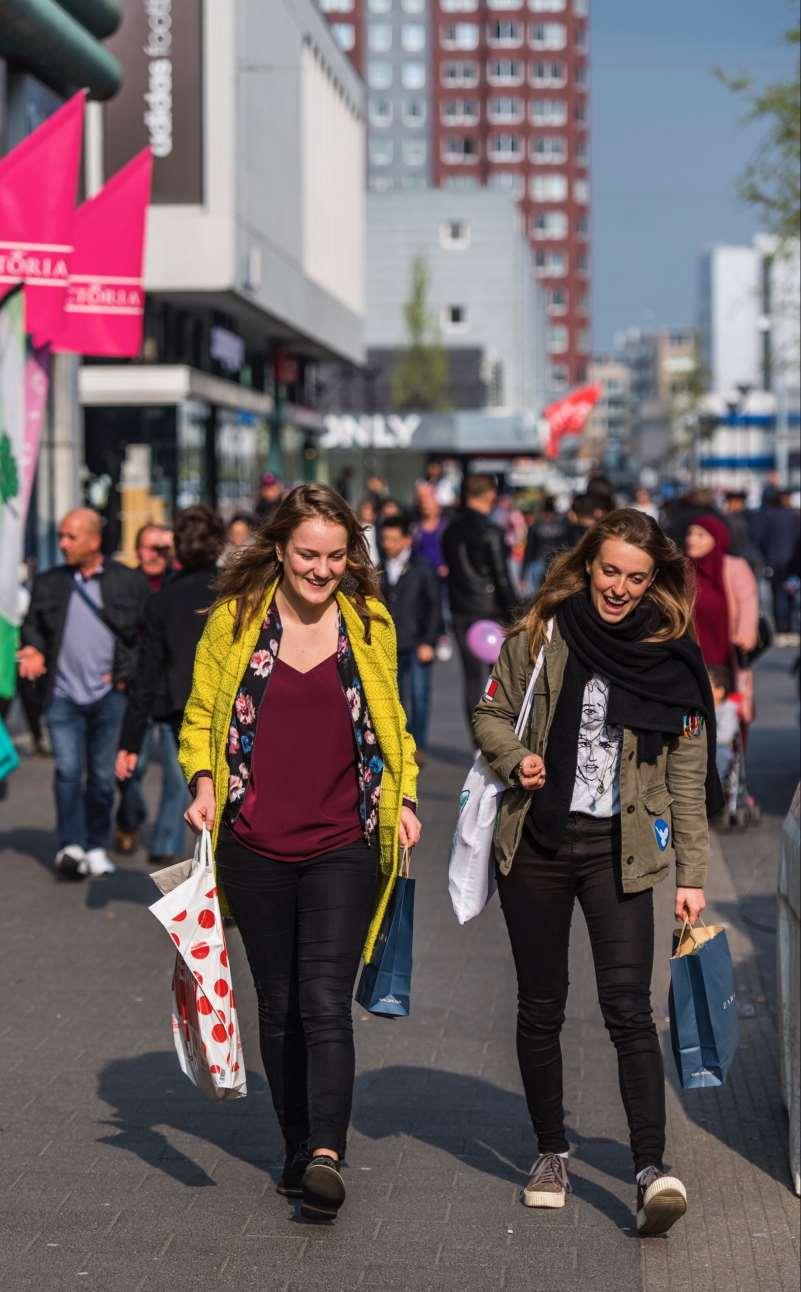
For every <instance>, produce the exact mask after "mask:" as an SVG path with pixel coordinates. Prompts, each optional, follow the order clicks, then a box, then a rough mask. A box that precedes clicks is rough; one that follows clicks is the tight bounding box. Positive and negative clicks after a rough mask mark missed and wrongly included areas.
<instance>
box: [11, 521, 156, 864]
mask: <svg viewBox="0 0 801 1292" xmlns="http://www.w3.org/2000/svg"><path fill="white" fill-rule="evenodd" d="M101 540H102V520H101V518H100V516H99V515H98V513H97V512H95V511H91V510H90V509H89V508H80V509H78V510H76V511H72V512H70V513H69V515H67V516H65V517H64V520H63V521H62V522H61V526H60V528H59V549H60V551H61V554H62V556H63V557H64V559H65V561H66V564H65V565H63V566H58V567H57V568H55V569H52V570H47V571H46V572H45V573H44V574H41V575H39V576H38V577H37V578H36V581H35V582H34V586H33V593H32V596H31V604H30V608H29V610H28V614H27V616H26V619H25V622H24V624H23V626H22V634H21V636H22V643H23V644H22V648H21V650H20V652H19V669H20V675H21V676H22V677H23V678H28V679H35V678H39V677H45V678H46V701H45V703H46V708H45V717H46V720H47V724H48V727H49V730H50V739H51V742H52V746H53V758H54V761H55V797H56V812H57V817H58V850H57V852H56V859H55V867H56V871H57V872H58V873H59V874H60V875H61V876H62V877H64V878H68V879H82V878H84V877H85V876H86V875H95V876H100V875H110V874H112V873H113V871H114V865H113V863H112V862H111V861H110V859H109V856H108V851H107V849H108V847H109V843H110V834H111V813H112V808H113V805H114V792H115V777H114V758H115V755H116V751H117V740H118V736H119V731H120V726H121V724H122V719H123V716H124V713H125V703H126V699H125V691H126V688H127V683H128V680H129V678H130V677H131V676H132V674H133V670H134V668H135V667H136V646H137V641H138V635H139V629H140V624H141V619H142V614H143V611H144V605H145V601H146V599H147V595H148V591H147V583H146V581H145V579H144V578H143V577H142V575H141V574H140V573H139V572H138V571H136V570H129V569H128V568H127V566H124V565H121V564H120V563H119V562H118V561H112V560H108V559H106V558H104V557H103V555H102V553H101ZM84 769H85V772H84Z"/></svg>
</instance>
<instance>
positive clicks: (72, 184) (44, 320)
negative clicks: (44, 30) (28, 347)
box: [0, 90, 86, 345]
mask: <svg viewBox="0 0 801 1292" xmlns="http://www.w3.org/2000/svg"><path fill="white" fill-rule="evenodd" d="M85 98H86V92H85V91H84V90H81V91H80V92H79V93H78V94H75V95H73V97H72V98H71V99H69V100H68V102H67V103H65V104H64V106H63V107H62V108H59V109H58V111H57V112H54V113H53V115H52V116H51V117H48V119H47V120H46V121H45V122H43V123H42V125H41V126H39V127H38V129H36V130H34V131H33V133H32V134H30V135H28V137H27V138H26V139H23V140H22V142H21V143H19V144H17V146H16V148H12V150H11V152H10V153H8V155H7V156H5V157H3V158H2V160H0V300H2V298H3V297H4V296H5V295H6V294H7V293H8V292H9V291H10V290H11V288H12V287H14V286H15V284H17V283H20V282H24V284H25V327H26V331H27V332H29V333H30V334H31V335H32V336H33V339H34V343H35V344H36V345H45V344H46V343H47V342H49V341H51V340H52V338H53V336H54V335H55V332H56V331H57V330H58V327H59V325H60V320H61V315H62V312H63V308H64V302H65V299H66V293H67V281H68V276H69V271H70V259H71V256H72V251H73V247H74V237H73V226H74V221H75V200H76V196H77V191H78V167H79V165H80V158H81V140H82V136H83V109H84V100H85Z"/></svg>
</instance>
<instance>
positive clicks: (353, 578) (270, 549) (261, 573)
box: [212, 484, 379, 642]
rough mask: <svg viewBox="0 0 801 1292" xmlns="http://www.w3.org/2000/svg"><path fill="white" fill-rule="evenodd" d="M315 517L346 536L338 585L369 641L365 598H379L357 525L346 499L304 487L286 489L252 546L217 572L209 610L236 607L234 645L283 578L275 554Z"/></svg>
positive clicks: (369, 620)
mask: <svg viewBox="0 0 801 1292" xmlns="http://www.w3.org/2000/svg"><path fill="white" fill-rule="evenodd" d="M317 517H320V518H321V519H322V520H325V521H328V523H329V524H331V525H341V526H342V528H343V529H344V530H345V532H346V534H347V551H348V555H347V564H346V567H345V574H344V575H343V578H342V580H341V583H340V585H339V586H340V589H341V591H342V592H344V594H345V595H346V596H347V597H348V599H349V600H350V601H352V602H353V605H354V607H355V609H356V612H357V614H358V615H359V618H360V619H361V621H362V624H363V625H364V636H365V641H368V642H369V640H370V626H371V623H372V620H373V618H374V616H373V615H372V614H371V612H370V610H369V608H368V605H367V598H368V597H378V596H379V589H378V579H377V576H376V573H375V569H374V567H373V564H372V562H371V560H370V553H369V550H368V547H367V543H366V541H365V537H364V532H363V530H362V527H361V525H360V524H359V522H358V520H357V519H356V517H355V516H354V514H353V512H352V511H351V509H350V507H349V506H348V504H347V503H346V502H345V499H344V498H342V497H341V496H340V495H339V494H338V493H337V492H336V490H335V489H331V488H330V487H329V486H328V485H324V484H302V485H296V486H295V488H294V489H290V491H289V493H288V494H287V495H286V497H285V498H284V499H283V500H282V501H281V503H280V504H279V506H278V508H277V510H276V511H275V514H274V515H273V516H272V518H271V519H270V520H269V521H268V522H267V524H266V525H263V526H262V528H261V529H260V530H259V531H258V533H257V534H256V536H255V538H254V540H253V542H252V543H250V544H249V545H248V546H247V547H243V548H241V549H240V550H239V551H238V552H236V553H235V554H234V556H233V557H232V558H231V560H230V561H229V562H228V563H227V564H226V566H225V568H224V569H223V570H221V572H220V574H219V576H218V578H217V581H216V583H215V587H214V591H215V594H216V600H215V602H214V605H213V606H212V610H214V609H216V608H217V607H218V606H223V605H227V604H229V603H230V602H235V604H236V609H235V611H234V641H236V639H237V638H238V637H239V635H240V633H241V632H242V630H243V629H244V628H245V627H246V626H247V625H248V624H250V623H252V621H253V619H255V618H256V616H257V615H258V614H259V611H260V609H261V605H262V602H263V600H264V594H265V592H266V590H267V588H268V587H269V585H270V584H271V583H273V582H274V580H275V579H279V578H280V577H281V574H282V568H283V567H282V565H281V562H280V561H279V559H278V554H277V550H276V549H277V548H278V547H284V546H285V545H286V543H287V541H288V539H289V538H290V537H291V536H292V534H293V533H294V531H295V530H296V529H297V527H298V525H302V524H303V522H304V521H305V520H314V519H316V518H317Z"/></svg>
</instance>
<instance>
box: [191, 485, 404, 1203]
mask: <svg viewBox="0 0 801 1292" xmlns="http://www.w3.org/2000/svg"><path fill="white" fill-rule="evenodd" d="M374 580H375V575H374V573H373V567H372V564H371V562H370V559H369V556H368V552H367V547H366V545H365V541H364V537H363V534H362V531H361V528H360V526H359V524H358V522H357V520H356V518H355V516H354V515H353V513H352V512H351V511H350V509H349V507H348V506H347V504H346V503H345V501H344V500H343V499H342V498H340V497H339V495H338V494H336V493H335V492H334V491H333V490H332V489H329V488H328V487H327V486H325V485H299V486H298V487H297V488H295V489H293V490H292V491H291V492H290V493H289V494H288V495H287V497H286V498H285V499H284V500H283V502H282V503H281V504H280V506H279V507H278V510H277V511H276V513H275V515H274V516H273V518H272V519H271V520H270V521H269V522H268V523H267V524H266V525H265V526H264V527H263V528H262V530H261V531H260V532H259V534H258V535H257V537H256V538H255V539H254V541H253V543H252V544H251V545H250V546H248V547H246V548H243V549H242V550H241V551H240V552H239V553H237V554H236V556H235V557H234V558H233V559H232V560H231V562H230V563H229V564H228V565H227V566H226V567H225V569H224V570H223V571H222V573H221V575H220V578H219V581H218V585H217V594H218V595H217V601H216V604H215V605H214V606H213V608H212V610H211V613H210V615H209V619H208V623H207V626H206V629H205V631H204V633H203V637H202V638H201V641H200V644H199V646H198V651H197V655H196V658H195V669H194V679H193V688H192V695H191V697H190V700H189V703H188V704H187V707H186V712H185V719H184V725H183V728H182V730H181V745H180V760H181V765H182V767H183V770H184V774H185V776H186V778H187V780H188V782H189V785H190V789H191V790H192V791H193V792H194V802H193V804H192V805H191V806H190V808H189V809H188V810H187V813H186V819H187V821H188V823H189V825H190V826H191V827H192V829H193V830H195V831H196V832H199V831H200V830H201V829H202V828H203V827H204V826H206V827H208V828H209V829H211V830H212V842H213V845H214V846H215V848H216V866H217V879H218V882H219V885H220V891H221V897H222V898H223V909H224V910H225V911H230V913H231V914H232V915H233V917H234V919H235V920H236V923H237V925H238V926H239V931H240V933H241V935H242V940H243V942H244V945H245V951H246V953H247V956H248V961H249V963H250V968H251V971H252V973H253V978H254V981H255V984H256V992H257V996H258V1004H259V1027H260V1038H261V1049H262V1057H263V1060H264V1067H265V1070H266V1073H267V1079H268V1081H269V1084H270V1091H271V1094H272V1098H273V1104H274V1106H275V1111H276V1114H277V1116H278V1120H279V1123H280V1125H281V1129H282V1131H283V1134H284V1139H285V1142H286V1162H285V1166H284V1171H283V1174H282V1176H281V1179H280V1181H279V1183H278V1192H279V1193H282V1194H284V1195H286V1196H287V1197H299V1198H301V1199H302V1203H301V1206H302V1210H303V1212H304V1213H305V1214H308V1215H310V1216H315V1217H321V1216H322V1217H328V1218H333V1217H334V1216H335V1215H336V1213H337V1211H338V1209H339V1207H340V1206H341V1205H342V1202H343V1201H344V1198H345V1189H344V1184H343V1181H342V1174H341V1161H342V1158H343V1157H344V1154H345V1142H346V1136H347V1129H348V1123H349V1120H350V1110H351V1100H352V1095H353V1079H354V1068H355V1057H354V1049H353V1024H352V1019H351V995H352V991H353V982H354V979H355V976H356V971H357V969H358V966H359V960H360V957H361V955H362V951H363V952H364V956H365V959H369V957H370V955H371V953H372V950H373V947H374V945H375V941H376V937H377V934H378V931H379V928H380V925H381V920H382V918H383V915H384V912H385V910H386V908H387V904H388V902H389V899H390V896H391V893H392V889H393V886H394V883H395V879H396V876H397V873H398V850H399V845H400V846H403V847H414V845H415V844H416V843H417V841H418V839H419V838H420V823H419V821H418V820H417V817H416V815H415V787H416V781H417V764H416V762H415V757H414V754H415V747H414V741H413V740H412V738H411V736H410V735H409V734H408V733H407V731H406V719H405V716H404V713H403V710H402V708H401V705H400V701H399V699H398V688H397V677H396V674H397V652H396V645H395V630H394V628H393V625H392V620H391V618H390V616H389V614H388V612H387V610H386V609H385V607H384V606H383V605H382V604H381V602H380V601H378V600H377V598H376V595H375V594H376V587H375V582H374Z"/></svg>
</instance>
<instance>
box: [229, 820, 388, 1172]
mask: <svg viewBox="0 0 801 1292" xmlns="http://www.w3.org/2000/svg"><path fill="white" fill-rule="evenodd" d="M217 873H218V878H219V881H220V886H221V888H222V889H223V891H224V893H225V896H226V898H227V900H228V904H229V906H230V908H231V912H232V914H233V916H234V919H235V920H236V922H237V925H238V926H239V932H240V933H241V935H242V941H243V942H244V944H245V951H246V953H247V957H248V962H249V964H250V969H251V973H252V974H253V981H254V983H255V985H256V995H257V998H258V1006H259V1038H260V1042H261V1053H262V1060H263V1062H264V1070H265V1072H266V1074H267V1080H268V1082H269V1083H270V1092H271V1094H272V1098H273V1106H274V1108H275V1111H276V1115H277V1117H278V1122H279V1125H280V1127H281V1130H282V1131H283V1133H284V1139H285V1140H286V1146H287V1152H288V1153H290V1154H291V1153H292V1152H294V1150H295V1149H296V1148H297V1147H298V1146H299V1145H301V1144H303V1143H305V1141H306V1140H308V1141H309V1146H310V1148H311V1151H312V1152H314V1151H315V1150H316V1149H319V1148H330V1149H334V1150H335V1151H336V1152H337V1153H339V1155H340V1157H344V1155H345V1145H346V1140H347V1133H348V1125H349V1123H350V1112H351V1102H352V1099H353V1081H354V1076H355V1069H356V1060H355V1053H354V1046H353V1019H352V1015H351V997H352V995H353V983H354V980H355V977H356V971H357V969H358V967H359V960H360V958H361V953H362V946H363V944H364V939H365V936H366V934H367V929H368V926H369V923H370V917H371V915H372V913H373V909H374V906H375V900H376V893H377V886H378V852H377V849H375V848H370V847H368V846H367V844H366V843H363V842H361V841H360V842H358V843H354V844H349V845H348V846H347V847H346V848H342V849H340V850H339V851H337V852H330V853H327V854H325V855H324V856H322V857H316V858H314V859H313V860H311V861H302V862H285V861H273V860H271V859H269V858H268V857H261V856H259V855H258V853H255V852H252V851H251V850H250V849H249V848H244V847H243V846H242V845H241V844H240V843H239V842H238V840H237V839H236V838H235V836H234V835H233V834H232V833H231V832H230V831H229V830H226V829H225V828H224V829H223V830H222V831H221V834H220V842H219V845H218V849H217Z"/></svg>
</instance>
